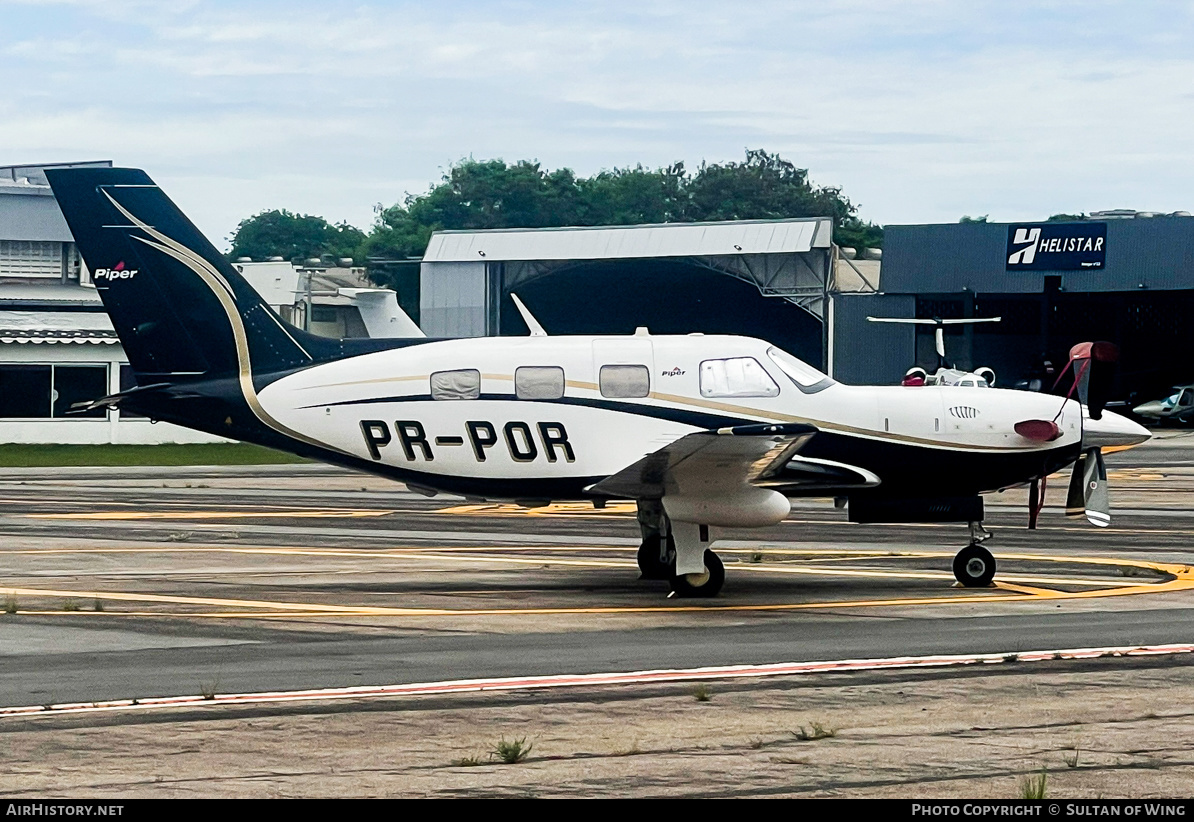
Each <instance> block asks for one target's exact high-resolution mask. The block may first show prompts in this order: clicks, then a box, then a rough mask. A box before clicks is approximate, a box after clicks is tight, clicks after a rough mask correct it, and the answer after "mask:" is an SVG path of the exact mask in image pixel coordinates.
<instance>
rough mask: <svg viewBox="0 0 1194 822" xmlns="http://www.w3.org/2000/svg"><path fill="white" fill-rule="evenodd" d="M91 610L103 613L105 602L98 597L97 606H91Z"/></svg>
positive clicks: (96, 599)
mask: <svg viewBox="0 0 1194 822" xmlns="http://www.w3.org/2000/svg"><path fill="white" fill-rule="evenodd" d="M91 610H93V611H97V612H102V611H103V610H104V601H103V600H102V599H100V598H99V597H96V598H95V604H94V605H92V606H91Z"/></svg>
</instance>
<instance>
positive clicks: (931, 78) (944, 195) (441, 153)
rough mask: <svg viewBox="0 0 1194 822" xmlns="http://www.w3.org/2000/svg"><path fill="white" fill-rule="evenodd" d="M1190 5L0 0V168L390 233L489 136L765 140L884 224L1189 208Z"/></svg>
mask: <svg viewBox="0 0 1194 822" xmlns="http://www.w3.org/2000/svg"><path fill="white" fill-rule="evenodd" d="M1191 14H1192V13H1191V10H1190V9H1189V8H1186V7H1176V6H1172V5H1168V4H1166V5H1164V7H1160V6H1151V5H1147V4H1119V3H1081V4H1079V3H1067V2H1053V3H1041V4H1037V5H1032V6H1020V7H1017V11H1016V13H1015V14H1012V13H1009V12H1008V10H1007V8H1006V7H1005V6H1004V5H1003V4H997V3H986V2H976V3H965V4H958V3H950V2H944V0H942V2H929V1H926V2H909V3H901V4H898V5H894V4H889V3H883V2H877V1H876V0H853V1H852V2H843V3H834V4H823V3H811V2H803V3H786V2H774V3H768V2H761V3H752V4H750V5H747V6H730V5H726V4H724V3H712V2H690V3H670V2H664V3H657V4H634V3H600V4H597V3H594V4H549V3H540V2H473V3H467V4H461V5H450V4H439V5H435V6H429V5H425V4H418V3H386V2H375V3H361V4H357V5H353V6H340V5H329V4H323V3H315V2H293V3H280V2H265V3H254V4H235V3H231V2H209V3H203V4H197V3H189V2H187V3H144V2H136V1H134V0H108V2H91V0H75V1H74V2H49V3H41V2H39V3H37V4H32V3H23V2H12V0H0V25H3V27H4V29H5V30H6V32H8V33H9V37H8V41H7V43H6V45H4V46H3V47H0V73H2V75H3V76H4V77H5V78H6V79H8V80H9V82H8V83H7V89H6V94H5V95H4V97H3V99H2V100H0V145H3V146H4V147H5V149H6V151H5V155H6V156H4V157H0V162H20V161H25V160H29V159H34V158H35V159H77V158H88V159H90V158H94V157H98V156H112V157H113V158H115V159H117V160H118V161H120V162H122V163H127V164H132V165H138V166H143V167H146V168H147V170H149V171H150V173H151V174H153V175H154V176H155V177H156V178H159V181H160V182H162V184H163V185H164V186H166V187H167V189H168V190H172V189H171V186H172V185H178V186H181V187H182V189H183V194H184V196H186V197H190V196H192V194H194V195H195V196H196V197H198V196H200V195H201V196H202V198H203V203H202V206H201V211H202V214H203V216H202V217H198V215H197V220H198V221H199V222H200V225H201V227H203V228H205V230H207V231H208V232H209V233H211V234H212V235H214V236H217V237H224V236H226V235H227V234H228V232H229V231H230V230H231V228H232V227H234V226H235V225H236V223H237V222H238V221H239V220H240V219H242V218H243V217H245V216H247V215H248V214H250V213H253V210H254V209H256V210H260V208H265V207H287V208H291V209H294V210H305V211H311V212H314V213H322V214H324V215H325V216H327V217H328V218H329V219H333V220H348V221H350V222H353V223H355V224H357V225H368V223H369V222H370V220H371V219H372V210H371V209H372V205H373V204H374V203H375V202H385V203H391V202H395V201H397V200H399V199H401V198H402V196H403V194H404V193H405V191H407V190H411V191H422V190H425V189H426V187H427V185H428V184H429V183H432V182H434V181H435V180H437V179H438V177H439V175H440V174H441V173H442V169H443V168H445V167H446V166H447V165H448V164H450V163H452V162H454V161H456V160H459V159H460V158H462V157H466V156H470V155H471V156H475V157H478V158H485V157H495V156H500V157H503V158H505V159H507V160H511V161H512V160H516V159H522V158H537V159H539V160H540V161H542V162H543V163H544V164H545V165H547V166H549V167H557V166H560V165H569V166H571V167H573V168H575V169H576V170H577V172H578V173H581V174H589V173H594V172H596V171H598V170H600V169H603V168H610V167H614V166H621V167H625V166H633V165H634V164H636V163H640V162H641V163H643V164H645V165H648V166H652V165H661V164H665V163H670V162H672V161H675V160H684V161H686V162H687V163H688V164H689V166H690V167H694V166H696V165H698V164H699V163H700V161H701V160H709V161H724V160H728V159H736V158H738V157H741V154H742V151H743V149H745V148H747V147H764V148H767V149H769V150H772V151H779V152H781V153H783V154H784V155H785V156H787V157H788V158H790V159H792V160H793V161H795V162H797V163H798V164H800V165H803V166H808V167H809V168H810V173H811V176H812V178H813V179H814V180H815V181H817V182H818V183H820V184H825V185H841V186H842V187H843V189H844V191H845V193H846V194H847V196H849V197H850V198H851V199H852V200H854V201H855V202H859V203H862V205H863V212H862V216H864V217H866V218H868V219H874V220H879V221H882V222H901V221H906V222H917V221H933V220H953V219H956V218H957V216H959V215H960V214H961V213H972V214H973V213H990V214H992V216H993V217H1006V218H1015V219H1020V218H1026V217H1037V216H1044V215H1045V214H1047V213H1051V212H1052V211H1055V210H1062V209H1063V208H1065V209H1068V210H1087V211H1088V210H1091V209H1095V208H1100V207H1104V206H1108V205H1120V204H1123V205H1137V206H1139V207H1147V208H1156V209H1167V210H1172V209H1176V208H1180V207H1189V206H1190V205H1191V204H1190V203H1189V201H1188V194H1187V192H1188V191H1190V189H1191V186H1190V183H1191V180H1190V179H1189V178H1190V176H1191V173H1190V172H1188V171H1186V170H1185V168H1186V163H1185V162H1184V157H1183V155H1184V154H1185V153H1186V151H1185V148H1186V146H1187V145H1188V142H1189V138H1188V135H1189V134H1190V133H1191V127H1192V126H1194V122H1192V121H1194V113H1191V110H1190V107H1189V99H1190V97H1191V95H1194V70H1192V69H1194V65H1192V62H1194V61H1192V58H1191V55H1194V49H1191V45H1192V41H1194V22H1192V16H1191ZM47 32H53V33H52V34H47ZM302 181H307V184H306V185H304V184H303V183H302ZM209 200H210V202H209ZM1063 203H1064V204H1065V205H1064V206H1062V205H1061V204H1063Z"/></svg>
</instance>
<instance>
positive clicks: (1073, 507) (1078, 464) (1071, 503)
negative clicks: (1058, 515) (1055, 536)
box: [1065, 454, 1086, 517]
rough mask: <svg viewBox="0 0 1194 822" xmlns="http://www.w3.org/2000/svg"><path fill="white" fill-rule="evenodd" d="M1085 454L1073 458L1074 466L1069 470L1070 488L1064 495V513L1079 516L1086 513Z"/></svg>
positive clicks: (1069, 515)
mask: <svg viewBox="0 0 1194 822" xmlns="http://www.w3.org/2000/svg"><path fill="white" fill-rule="evenodd" d="M1085 473H1086V454H1081V455H1080V456H1079V457H1078V459H1076V460H1074V467H1073V469H1072V470H1071V471H1070V488H1069V490H1068V491H1067V492H1066V495H1065V515H1066V516H1067V517H1080V516H1082V515H1083V514H1085V513H1086V491H1085V488H1086V481H1085V479H1084V478H1083V477H1084V475H1085Z"/></svg>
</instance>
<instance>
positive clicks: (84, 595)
mask: <svg viewBox="0 0 1194 822" xmlns="http://www.w3.org/2000/svg"><path fill="white" fill-rule="evenodd" d="M88 550H89V552H98V551H103V550H104V549H88ZM118 550H119V549H118ZM141 550H142V551H143V552H145V553H149V552H152V551H153V550H154V549H141ZM168 550H171V551H178V550H199V551H220V552H230V553H262V554H308V555H317V556H319V555H330V556H352V557H355V558H361V557H366V558H368V557H383V558H403V559H412V558H413V559H428V558H433V559H444V560H452V561H461V560H463V561H492V562H503V561H505V562H514V563H515V564H530V563H534V564H544V563H543V562H542V561H541V560H532V559H530V558H526V559H524V558H504V557H482V556H475V555H474V556H460V555H455V556H452V555H443V554H434V553H431V554H429V553H425V552H422V551H388V552H381V553H379V552H365V553H363V552H359V551H345V550H334V549H333V550H328V549H293V548H234V547H226V546H204V547H189V548H180V549H168ZM477 550H482V549H477ZM806 550H807V549H806ZM845 550H852V549H845ZM819 553H825V551H823V550H822V551H819ZM875 553H882V554H884V555H888V556H890V555H891V554H892V552H875ZM926 553H928V552H908V554H907V555H908V556H924V555H925V554H926ZM935 555H938V556H949V554H946V553H938V554H935ZM900 556H904V554H902V553H901V554H900ZM1001 556H1002V557H1003V558H1005V559H1022V560H1036V561H1044V562H1054V563H1063V564H1085V565H1094V566H1115V567H1119V568H1124V567H1128V568H1133V567H1134V568H1141V569H1148V570H1151V571H1155V572H1157V573H1161V574H1165V575H1168V576H1170V577H1171V579H1169V580H1166V581H1160V582H1148V583H1144V584H1131V585H1122V586H1118V587H1107V586H1109V585H1113V584H1114V582H1115V581H1114V580H1105V579H1104V580H1092V579H1058V578H1035V577H1026V576H1020V575H1008V577H1007V578H1005V579H1003V580H1001V581H1000V582H999V583H998V584H997V586H995V587H994V589H993V590H995V591H1000V592H1001V593H993V592H992V593H985V592H984V593H980V592H975V593H969V594H964V595H948V596H934V597H909V598H896V599H860V600H841V601H821V602H799V603H765V604H753V605H737V604H713V603H707V604H699V605H698V604H686V605H680V604H659V605H631V606H592V607H550V608H462V609H448V608H400V607H388V606H365V605H334V604H321V603H309V602H306V603H300V602H279V601H270V600H245V599H222V598H211V597H187V596H172V595H162V594H145V593H129V592H111V591H76V590H61V589H45V588H8V589H5V592H6V593H8V594H11V595H12V596H14V597H53V598H67V599H72V600H86V599H88V598H91V599H95V600H104V601H116V602H130V603H131V602H142V603H160V604H163V605H179V606H186V607H190V608H195V609H196V610H195V611H190V612H188V611H144V610H138V611H116V612H112V611H103V612H102V613H104V614H106V615H108V616H181V617H193V618H212V619H231V618H237V619H246V618H252V619H280V618H281V619H298V618H327V617H333V616H340V617H412V618H413V617H451V616H534V615H561V614H636V613H681V612H693V611H739V612H745V611H803V610H826V609H829V610H832V609H837V608H884V607H901V606H904V607H906V606H917V605H960V604H967V603H979V602H983V603H992V602H1023V601H1026V600H1031V599H1034V598H1049V599H1053V600H1058V599H1087V598H1094V597H1111V596H1130V595H1137V594H1156V593H1165V592H1173V591H1183V590H1190V589H1191V588H1194V568H1191V566H1189V565H1184V564H1171V563H1159V562H1151V561H1140V560H1122V559H1115V558H1107V557H1063V558H1058V557H1052V556H1041V555H1037V554H1003V555H1001ZM549 564H551V565H567V566H581V567H619V568H629V567H633V565H632V563H629V562H621V561H609V562H599V561H588V560H566V559H559V558H552V559H551V561H550V563H549ZM738 568H746V569H748V570H752V571H758V572H767V571H770V572H781V573H809V574H834V575H850V576H861V577H866V576H883V577H904V578H916V579H948V578H949V577H948V575H946V574H943V573H934V572H898V571H897V572H889V571H881V570H878V569H876V570H874V571H869V570H853V569H843V568H832V569H824V568H820V569H817V568H809V569H798V568H791V567H789V568H785V567H783V566H757V565H756V566H738ZM1012 580H1015V581H1012ZM1025 582H1044V583H1046V584H1054V585H1056V584H1069V585H1098V586H1101V587H1099V588H1098V589H1096V590H1090V591H1080V592H1069V591H1057V590H1051V589H1042V588H1037V587H1032V586H1029V585H1025V584H1023V583H1025ZM213 608H214V609H217V610H210V609H213ZM199 609H204V610H199ZM26 613H34V612H32V611H30V612H26ZM36 613H38V614H41V615H72V616H74V615H81V614H94V613H97V612H94V611H65V610H63V611H47V610H39V611H36Z"/></svg>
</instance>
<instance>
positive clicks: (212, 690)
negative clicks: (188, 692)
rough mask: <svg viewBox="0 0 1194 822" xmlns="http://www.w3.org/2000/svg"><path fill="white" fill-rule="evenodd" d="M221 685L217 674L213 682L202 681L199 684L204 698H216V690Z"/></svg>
mask: <svg viewBox="0 0 1194 822" xmlns="http://www.w3.org/2000/svg"><path fill="white" fill-rule="evenodd" d="M219 687H220V678H219V677H218V676H217V677H216V678H215V679H213V680H212V681H211V682H202V683H200V684H199V693H200V694H202V695H203V698H204V699H215V698H216V691H217V690H218V689H219Z"/></svg>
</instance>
